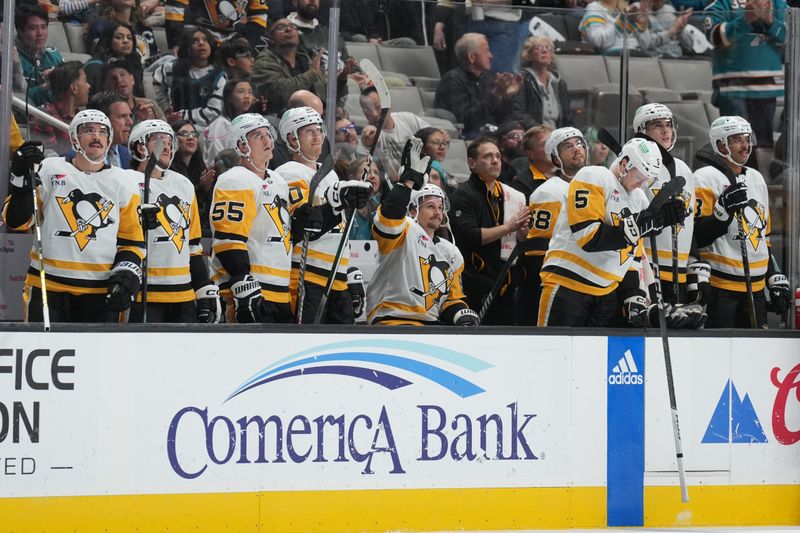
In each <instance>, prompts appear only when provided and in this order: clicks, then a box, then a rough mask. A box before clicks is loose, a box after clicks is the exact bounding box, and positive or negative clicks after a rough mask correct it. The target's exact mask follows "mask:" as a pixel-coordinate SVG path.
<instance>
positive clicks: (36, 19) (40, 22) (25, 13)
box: [13, 5, 64, 106]
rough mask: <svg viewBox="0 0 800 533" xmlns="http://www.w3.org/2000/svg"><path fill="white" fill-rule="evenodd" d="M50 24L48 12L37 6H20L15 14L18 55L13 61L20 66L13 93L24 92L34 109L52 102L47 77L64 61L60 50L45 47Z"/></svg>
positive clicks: (17, 70) (16, 69) (17, 69)
mask: <svg viewBox="0 0 800 533" xmlns="http://www.w3.org/2000/svg"><path fill="white" fill-rule="evenodd" d="M48 24H49V22H48V18H47V11H45V10H44V9H43V8H41V7H40V6H38V5H33V6H31V5H23V6H20V7H19V9H17V12H16V14H15V15H14V27H15V28H16V30H17V38H16V39H15V40H14V46H15V47H16V49H17V52H18V53H17V54H16V55H15V56H14V58H13V59H14V62H15V63H16V64H18V66H19V68H16V65H15V68H14V71H15V76H14V78H15V79H14V90H15V91H19V92H25V93H26V98H27V99H28V100H29V101H30V102H31V103H32V104H33V105H35V106H41V105H43V104H44V103H46V102H48V101H49V95H48V85H47V78H48V76H49V75H50V73H51V72H52V70H53V67H55V66H56V65H60V64H61V63H63V62H64V59H63V58H62V57H61V53H60V52H59V51H58V50H56V49H55V48H49V47H47V46H46V43H47V26H48Z"/></svg>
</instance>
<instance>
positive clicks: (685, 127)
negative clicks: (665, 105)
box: [669, 101, 710, 164]
mask: <svg viewBox="0 0 800 533" xmlns="http://www.w3.org/2000/svg"><path fill="white" fill-rule="evenodd" d="M669 108H670V109H671V110H672V113H673V114H674V115H675V119H676V121H677V122H678V138H679V139H681V138H684V137H688V138H689V139H691V141H692V150H694V151H697V150H698V149H699V148H700V147H701V146H703V145H704V144H707V143H708V128H709V126H710V123H709V121H708V115H707V114H706V109H705V105H704V104H703V102H693V101H686V102H675V103H672V104H670V105H669ZM684 161H686V162H687V164H688V162H689V159H684Z"/></svg>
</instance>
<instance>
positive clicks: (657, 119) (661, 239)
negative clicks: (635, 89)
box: [633, 104, 709, 328]
mask: <svg viewBox="0 0 800 533" xmlns="http://www.w3.org/2000/svg"><path fill="white" fill-rule="evenodd" d="M633 129H634V131H636V132H637V133H643V134H645V135H647V136H648V137H650V138H651V139H653V140H654V141H655V142H657V143H658V144H659V145H661V146H662V147H663V148H664V149H665V150H667V151H671V150H672V148H673V147H674V146H675V141H676V140H677V139H678V125H677V123H676V121H675V117H674V116H673V114H672V111H671V110H670V109H669V108H668V107H667V106H665V105H663V104H645V105H643V106H641V107H640V108H639V109H637V110H636V114H635V115H634V117H633ZM674 161H675V176H683V177H684V179H685V180H686V184H685V185H684V186H683V191H682V192H681V194H680V198H681V199H682V200H683V202H684V206H685V208H686V210H687V211H691V210H692V209H694V206H695V204H696V198H695V184H694V176H693V175H692V171H691V169H690V168H689V167H688V166H687V165H686V163H684V162H683V161H681V160H680V159H678V158H674ZM669 180H670V175H669V171H668V170H667V168H666V167H662V168H661V171H660V172H659V176H658V178H657V179H656V180H655V181H654V182H653V183H652V184H650V185H648V186H647V187H643V188H642V190H643V191H644V194H645V196H647V199H648V201H652V200H653V198H654V197H655V195H656V194H658V191H660V190H661V188H662V187H663V186H664V184H665V183H666V182H667V181H669ZM693 235H694V217H691V216H690V217H686V219H685V220H684V221H683V223H682V224H679V225H676V226H673V227H672V228H665V230H664V231H663V232H661V233H659V234H658V236H657V237H656V246H657V248H658V257H657V258H655V257H653V252H652V250H651V249H650V239H645V241H644V247H645V253H646V254H647V257H648V258H649V259H650V261H651V262H653V261H657V262H658V272H659V278H660V279H661V294H662V297H663V298H664V302H665V303H666V304H668V305H669V307H668V308H667V309H666V314H667V318H668V320H667V322H668V323H670V324H677V322H674V321H673V320H672V319H671V317H672V315H673V314H675V313H679V314H681V315H685V316H686V319H687V320H685V321H683V322H685V323H686V325H687V327H695V328H696V327H700V326H701V325H702V323H703V322H704V321H705V318H706V317H705V314H704V312H703V305H704V304H705V299H706V298H707V294H708V271H709V267H708V265H707V264H705V263H701V262H699V261H698V258H697V252H696V251H695V252H694V256H693V257H691V258H690V253H691V251H692V250H691V249H692V244H693V242H694V241H693ZM673 248H674V249H673ZM676 262H677V266H678V272H677V277H678V279H677V284H676V282H675V281H674V276H675V272H673V268H674V263H676ZM690 263H691V264H690ZM687 272H688V280H689V285H690V286H691V288H692V290H691V291H690V294H687ZM676 288H677V292H676V290H675V289H676ZM687 302H688V303H692V304H696V305H687V306H683V305H682V304H687ZM676 305H681V307H684V308H683V309H681V310H679V309H678V308H673V306H676ZM652 325H653V326H657V325H658V324H657V323H654V324H652Z"/></svg>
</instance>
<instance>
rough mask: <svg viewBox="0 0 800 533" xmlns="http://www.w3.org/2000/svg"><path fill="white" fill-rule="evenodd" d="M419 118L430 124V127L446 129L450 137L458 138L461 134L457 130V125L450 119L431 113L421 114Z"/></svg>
mask: <svg viewBox="0 0 800 533" xmlns="http://www.w3.org/2000/svg"><path fill="white" fill-rule="evenodd" d="M420 118H422V120H424V121H425V122H427V123H428V124H430V125H431V127H434V128H438V129H440V130H445V131H447V133H449V134H450V137H451V138H458V137H459V136H460V135H461V132H460V131H458V127H457V126H456V125H455V124H453V122H452V121H450V120H447V119H444V118H440V117H435V116H431V115H422V117H420Z"/></svg>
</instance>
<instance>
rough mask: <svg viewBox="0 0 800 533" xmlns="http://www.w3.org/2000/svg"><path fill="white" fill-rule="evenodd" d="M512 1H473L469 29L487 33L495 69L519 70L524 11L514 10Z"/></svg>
mask: <svg viewBox="0 0 800 533" xmlns="http://www.w3.org/2000/svg"><path fill="white" fill-rule="evenodd" d="M514 3H516V2H514V1H513V0H492V1H491V2H472V9H471V11H470V13H468V15H467V31H469V32H472V33H480V34H482V35H484V36H486V39H487V40H488V42H489V48H490V49H491V51H492V55H493V56H494V57H495V61H494V63H493V64H492V68H491V69H490V70H491V71H492V72H516V70H517V58H518V57H519V48H520V43H521V40H520V36H521V35H522V28H521V27H520V26H521V24H520V19H521V17H522V12H521V11H520V10H519V9H512V8H511V5H512V4H514Z"/></svg>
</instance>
